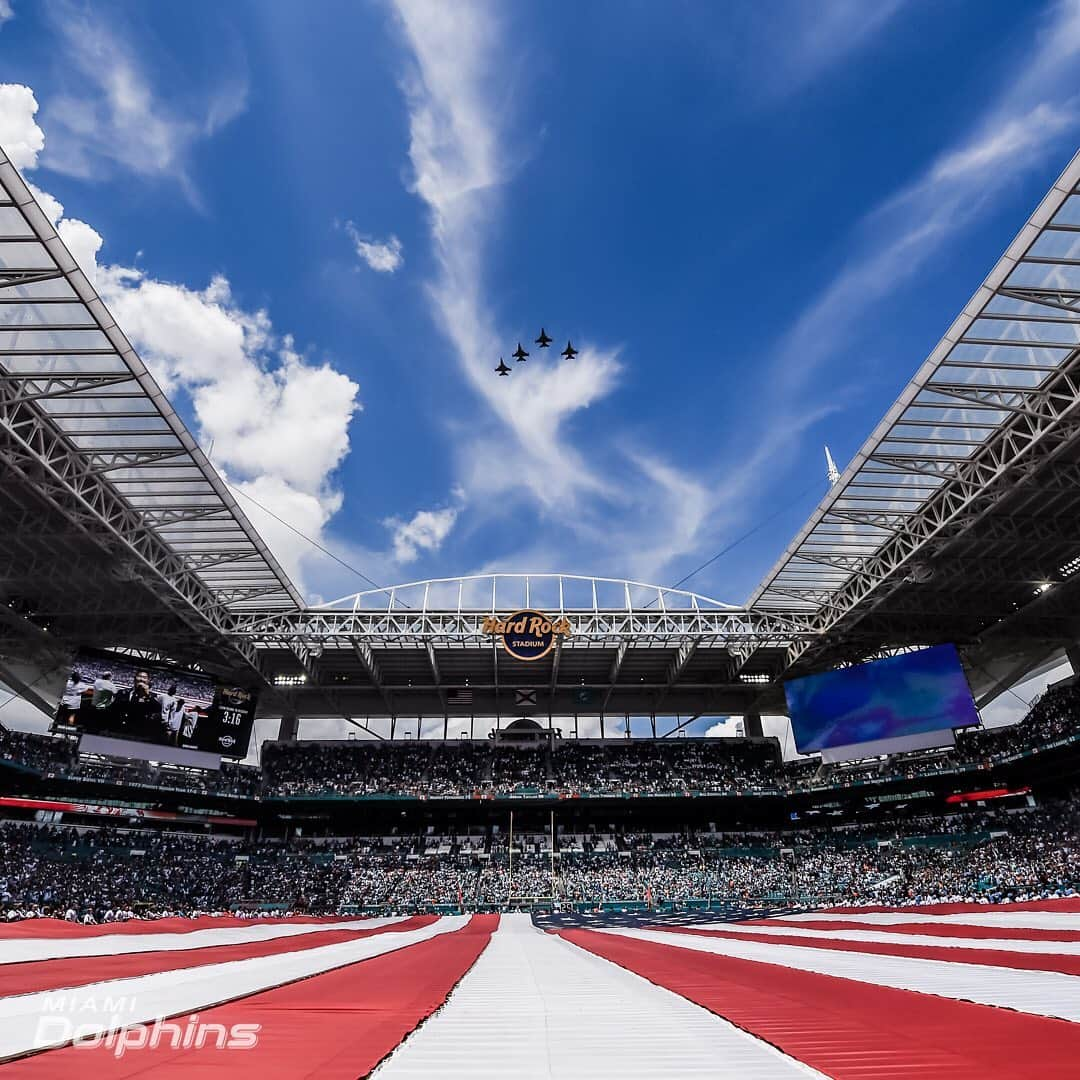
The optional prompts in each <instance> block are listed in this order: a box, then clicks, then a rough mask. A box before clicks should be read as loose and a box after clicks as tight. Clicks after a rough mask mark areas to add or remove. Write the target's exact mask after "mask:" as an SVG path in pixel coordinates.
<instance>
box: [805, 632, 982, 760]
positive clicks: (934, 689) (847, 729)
mask: <svg viewBox="0 0 1080 1080" xmlns="http://www.w3.org/2000/svg"><path fill="white" fill-rule="evenodd" d="M784 693H785V694H786V696H787V702H788V709H789V711H790V714H791V726H792V730H793V731H794V733H795V745H796V747H797V748H798V750H799V753H801V754H810V753H814V752H816V751H827V750H830V749H833V748H835V747H843V746H854V745H858V744H865V743H878V742H883V741H886V740H890V741H891V740H895V739H906V738H908V737H911V736H926V735H930V734H932V733H935V732H942V733H944V734H945V738H943V740H942V741H943V742H948V741H951V733H952V729H954V728H959V727H969V726H971V725H973V724H978V723H979V714H978V712H977V711H976V709H975V702H974V701H973V700H972V698H971V689H970V688H969V686H968V683H967V679H966V677H965V676H964V670H963V668H962V667H961V665H960V657H959V656H958V655H957V652H956V647H955V646H953V645H935V646H933V647H932V648H929V649H922V650H921V651H919V652H913V653H905V654H903V655H900V656H890V657H888V658H887V659H885V660H873V661H871V662H870V663H867V664H858V665H856V666H855V667H849V668H840V669H839V670H837V671H826V672H823V673H822V674H820V675H808V676H806V677H805V678H802V679H791V680H790V681H788V682H786V683H785V684H784Z"/></svg>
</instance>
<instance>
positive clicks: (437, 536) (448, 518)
mask: <svg viewBox="0 0 1080 1080" xmlns="http://www.w3.org/2000/svg"><path fill="white" fill-rule="evenodd" d="M455 496H456V498H457V499H458V500H459V501H458V503H457V504H456V505H453V506H445V507H443V508H442V509H439V510H418V511H417V512H416V513H415V514H414V515H413V516H412V517H411V518H410V519H409V520H408V521H403V520H401V519H400V518H387V519H386V521H384V522H383V524H384V525H385V526H386V527H387V528H388V529H390V530H391V533H392V539H393V551H394V559H395V561H396V562H398V563H402V564H403V563H409V562H413V561H415V560H416V559H417V557H418V556H419V555H420V553H421V552H424V553H427V554H432V553H434V552H436V551H438V550H439V548H440V547H442V543H443V541H444V540H445V539H446V538H447V536H449V535H450V530H451V529H453V527H454V522H455V521H457V519H458V515H459V514H460V513H461V503H460V500H461V498H462V493H461V492H460V491H458V492H456V493H455Z"/></svg>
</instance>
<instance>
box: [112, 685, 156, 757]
mask: <svg viewBox="0 0 1080 1080" xmlns="http://www.w3.org/2000/svg"><path fill="white" fill-rule="evenodd" d="M116 712H117V717H118V719H119V721H120V727H121V729H122V731H123V732H124V734H125V735H133V736H134V737H135V738H137V739H153V740H159V739H160V738H161V736H162V718H161V702H160V701H159V700H158V697H157V695H156V694H155V693H154V691H153V690H152V689H151V688H150V672H149V671H136V672H135V684H134V685H133V686H132V688H131V689H130V690H121V691H120V693H119V694H118V695H117V709H116Z"/></svg>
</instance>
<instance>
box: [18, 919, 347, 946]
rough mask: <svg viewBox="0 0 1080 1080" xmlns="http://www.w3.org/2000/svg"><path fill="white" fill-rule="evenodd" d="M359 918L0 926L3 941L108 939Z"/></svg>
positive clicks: (53, 922) (33, 921)
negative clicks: (111, 936)
mask: <svg viewBox="0 0 1080 1080" xmlns="http://www.w3.org/2000/svg"><path fill="white" fill-rule="evenodd" d="M357 917H358V916H343V915H334V916H326V917H322V916H320V917H316V916H313V915H311V916H309V915H304V916H292V917H289V918H284V917H268V918H259V919H238V918H236V917H235V916H233V915H200V916H199V917H198V918H196V919H183V918H180V917H176V918H168V919H128V920H126V921H125V922H113V923H97V924H95V925H93V926H84V925H83V924H82V923H71V922H66V921H65V920H64V919H19V920H17V921H13V922H6V923H0V941H5V940H8V939H20V938H89V937H106V936H110V935H113V934H185V933H190V932H191V931H193V930H220V929H230V928H233V927H245V926H295V925H296V924H298V923H307V924H310V925H312V926H322V925H325V924H327V923H337V922H349V921H355V919H356V918H357Z"/></svg>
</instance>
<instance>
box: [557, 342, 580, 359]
mask: <svg viewBox="0 0 1080 1080" xmlns="http://www.w3.org/2000/svg"><path fill="white" fill-rule="evenodd" d="M577 354H578V350H577V349H575V348H574V346H573V345H571V344H570V342H569V341H568V342H567V343H566V348H565V349H563V351H562V352H561V353H560V354H559V355H560V356H565V357H566V359H567V360H573V359H574V357H575V356H577Z"/></svg>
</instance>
